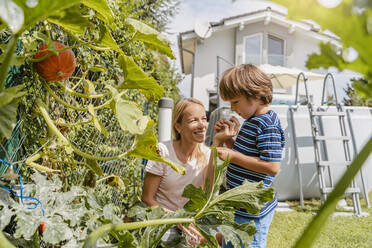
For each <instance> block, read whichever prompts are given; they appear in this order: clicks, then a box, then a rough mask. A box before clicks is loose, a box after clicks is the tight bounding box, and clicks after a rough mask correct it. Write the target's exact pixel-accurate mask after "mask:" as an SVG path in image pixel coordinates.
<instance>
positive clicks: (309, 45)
mask: <svg viewBox="0 0 372 248" xmlns="http://www.w3.org/2000/svg"><path fill="white" fill-rule="evenodd" d="M256 33H261V34H262V35H263V39H262V58H263V59H262V63H267V59H266V58H267V51H268V45H267V43H268V39H267V36H268V35H269V34H270V35H274V36H276V37H278V38H282V39H283V40H285V44H284V46H285V58H286V59H285V61H286V66H287V67H297V68H300V69H303V70H304V71H307V68H306V65H305V64H306V60H307V58H308V55H309V54H311V53H314V52H318V50H319V48H318V42H319V40H318V39H315V38H314V37H310V36H309V35H308V34H307V33H306V32H301V31H298V30H297V31H295V32H294V33H292V34H289V33H288V28H285V27H283V26H280V25H278V24H275V23H273V22H270V23H269V24H268V25H264V23H263V22H258V23H251V24H248V25H246V26H245V27H244V29H243V30H239V29H238V28H230V29H226V30H222V31H217V32H214V33H213V34H212V36H211V37H209V38H207V39H205V40H203V41H202V42H201V41H198V42H197V43H196V49H195V72H194V73H195V77H194V89H193V96H194V97H195V98H197V99H199V100H201V101H202V102H203V104H204V105H205V107H206V109H207V110H209V92H208V90H209V91H216V90H217V88H216V77H218V78H220V77H221V75H222V73H223V71H225V70H226V69H228V68H230V67H231V65H229V64H228V63H226V62H225V61H223V60H222V59H220V71H219V75H217V56H221V57H222V58H223V59H225V60H227V61H229V62H231V63H235V64H241V63H242V62H243V49H244V37H245V36H249V35H252V34H256ZM318 72H321V73H323V74H325V73H326V71H325V70H318ZM322 86H323V80H317V81H309V82H308V89H309V93H310V95H311V96H312V99H313V101H314V102H315V103H316V104H320V103H321V96H322ZM295 92H296V90H295V86H293V87H291V88H289V89H287V90H286V91H284V92H282V93H284V94H286V96H287V97H288V98H293V100H294V98H295ZM299 94H300V95H305V88H304V85H303V84H301V85H300V87H299ZM283 96H284V95H281V96H279V97H282V98H283ZM279 97H278V98H279ZM274 99H275V95H274ZM222 105H226V104H222Z"/></svg>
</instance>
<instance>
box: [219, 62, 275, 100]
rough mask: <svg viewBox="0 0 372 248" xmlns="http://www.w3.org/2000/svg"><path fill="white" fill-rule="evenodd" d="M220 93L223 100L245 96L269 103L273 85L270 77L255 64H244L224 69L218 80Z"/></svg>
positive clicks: (271, 97)
mask: <svg viewBox="0 0 372 248" xmlns="http://www.w3.org/2000/svg"><path fill="white" fill-rule="evenodd" d="M219 89H220V95H221V98H222V99H223V100H225V101H226V100H230V99H233V98H235V97H239V96H242V95H243V96H245V97H246V98H247V99H257V100H260V101H261V102H262V104H270V103H271V101H272V99H273V85H272V83H271V80H270V78H269V77H268V76H267V75H266V74H265V73H264V72H263V71H261V70H260V69H258V67H257V66H254V65H252V64H244V65H240V66H235V67H232V68H230V69H228V70H226V71H225V72H224V73H223V75H222V78H221V80H220V86H219Z"/></svg>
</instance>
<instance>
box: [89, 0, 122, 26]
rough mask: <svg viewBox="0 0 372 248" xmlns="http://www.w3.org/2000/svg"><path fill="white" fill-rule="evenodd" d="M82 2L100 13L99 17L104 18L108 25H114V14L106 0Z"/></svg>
mask: <svg viewBox="0 0 372 248" xmlns="http://www.w3.org/2000/svg"><path fill="white" fill-rule="evenodd" d="M82 3H83V4H84V5H86V6H88V7H89V8H91V9H94V10H95V11H97V13H98V18H100V19H101V20H103V21H104V22H105V23H106V24H107V25H109V26H110V27H113V25H114V24H115V23H114V16H113V15H112V12H111V9H110V7H109V6H108V4H107V2H106V0H82Z"/></svg>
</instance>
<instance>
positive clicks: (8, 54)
mask: <svg viewBox="0 0 372 248" xmlns="http://www.w3.org/2000/svg"><path fill="white" fill-rule="evenodd" d="M17 41H18V35H15V36H14V37H13V38H12V39H11V40H10V41H9V42H8V45H7V47H6V51H5V53H3V54H4V56H3V57H2V60H1V66H0V92H2V91H3V90H4V88H5V79H6V77H7V75H8V70H9V66H10V65H11V63H12V61H13V57H14V50H15V49H16V47H17Z"/></svg>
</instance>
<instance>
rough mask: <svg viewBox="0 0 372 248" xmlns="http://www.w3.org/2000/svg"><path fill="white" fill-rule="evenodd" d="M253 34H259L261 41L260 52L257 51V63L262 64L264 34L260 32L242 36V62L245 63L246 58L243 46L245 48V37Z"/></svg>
mask: <svg viewBox="0 0 372 248" xmlns="http://www.w3.org/2000/svg"><path fill="white" fill-rule="evenodd" d="M254 36H260V39H261V42H260V53H259V54H260V61H259V65H261V64H262V59H263V42H264V40H263V39H264V34H263V33H262V32H259V33H254V34H250V35H245V36H243V60H242V62H243V64H246V63H247V62H246V60H245V58H246V50H245V48H246V39H247V38H250V37H254Z"/></svg>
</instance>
